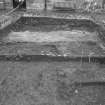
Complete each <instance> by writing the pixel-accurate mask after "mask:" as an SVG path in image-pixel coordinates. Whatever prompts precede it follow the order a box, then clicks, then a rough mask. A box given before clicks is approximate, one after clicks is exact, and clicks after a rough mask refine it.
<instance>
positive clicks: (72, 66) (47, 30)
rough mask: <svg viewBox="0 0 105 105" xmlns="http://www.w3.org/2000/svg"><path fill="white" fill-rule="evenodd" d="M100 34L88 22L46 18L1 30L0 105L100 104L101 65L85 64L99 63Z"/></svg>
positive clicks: (103, 94)
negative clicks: (96, 60) (86, 59)
mask: <svg viewBox="0 0 105 105" xmlns="http://www.w3.org/2000/svg"><path fill="white" fill-rule="evenodd" d="M104 33H105V30H104V29H103V28H102V27H101V26H100V25H98V24H96V23H94V22H92V21H89V20H84V19H82V20H77V19H71V20H66V19H51V18H21V19H20V20H19V21H17V22H16V23H15V24H13V25H11V26H9V27H7V28H5V29H4V30H2V31H1V33H0V35H1V40H0V42H1V43H0V105H105V65H104V64H99V63H97V62H91V60H90V58H92V57H98V58H104V55H105V54H104V53H105V51H104V50H105V47H104V40H105V38H104ZM40 55H41V57H42V56H44V59H42V58H41V59H40ZM46 55H47V56H46ZM4 56H5V58H3V57H4ZM17 56H19V57H17ZM28 56H30V58H27V59H28V60H21V58H22V57H23V58H26V57H28ZM36 56H37V57H36ZM6 57H7V58H6ZM10 57H11V59H12V60H11V59H9V58H10ZM33 57H35V58H34V60H32V59H33ZM45 57H49V58H48V59H46V60H45ZM57 57H59V59H60V58H62V57H63V58H66V57H67V58H68V57H69V58H72V57H74V58H75V57H80V58H83V57H86V58H88V62H87V61H86V62H84V61H83V60H82V59H81V60H79V61H78V60H77V61H76V60H72V61H70V60H65V61H63V60H62V61H60V60H59V61H58V60H57ZM14 58H16V59H15V60H14ZM17 58H18V60H17ZM36 58H37V59H36ZM52 58H54V60H50V59H52ZM19 59H20V60H19ZM38 59H39V60H38Z"/></svg>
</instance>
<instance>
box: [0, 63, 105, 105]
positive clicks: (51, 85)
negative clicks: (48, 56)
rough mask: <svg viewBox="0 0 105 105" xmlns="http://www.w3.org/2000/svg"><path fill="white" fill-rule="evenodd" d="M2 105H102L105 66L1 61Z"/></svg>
mask: <svg viewBox="0 0 105 105" xmlns="http://www.w3.org/2000/svg"><path fill="white" fill-rule="evenodd" d="M0 68H1V69H0V79H1V84H0V104H1V105H52V104H53V105H104V104H105V83H102V84H101V85H100V83H93V84H90V85H89V83H87V84H88V85H86V86H85V85H83V86H82V85H76V84H75V82H81V81H82V82H86V81H87V82H89V81H97V82H98V81H105V75H104V74H105V73H104V70H105V69H104V68H105V66H102V65H96V64H86V63H84V64H82V65H81V64H80V63H71V62H61V63H59V62H35V63H32V62H31V63H26V62H1V63H0Z"/></svg>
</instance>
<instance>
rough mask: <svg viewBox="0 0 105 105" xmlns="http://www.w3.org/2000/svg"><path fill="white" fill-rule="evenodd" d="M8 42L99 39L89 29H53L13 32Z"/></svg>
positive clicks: (8, 37)
mask: <svg viewBox="0 0 105 105" xmlns="http://www.w3.org/2000/svg"><path fill="white" fill-rule="evenodd" d="M4 40H5V41H6V42H61V41H68V42H70V41H95V42H96V41H97V35H96V32H92V33H90V32H87V31H79V30H72V31H51V32H30V31H25V32H11V33H10V34H9V35H8V36H7V37H6V38H5V39H4Z"/></svg>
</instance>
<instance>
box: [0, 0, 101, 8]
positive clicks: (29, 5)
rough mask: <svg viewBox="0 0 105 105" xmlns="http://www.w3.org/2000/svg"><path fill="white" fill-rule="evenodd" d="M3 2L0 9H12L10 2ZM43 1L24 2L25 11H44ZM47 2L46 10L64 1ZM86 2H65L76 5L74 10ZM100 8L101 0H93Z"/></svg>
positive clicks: (8, 0)
mask: <svg viewBox="0 0 105 105" xmlns="http://www.w3.org/2000/svg"><path fill="white" fill-rule="evenodd" d="M3 1H5V4H3V3H0V9H2V8H6V9H9V8H13V6H12V0H0V2H3ZM44 1H45V0H26V4H27V9H44ZM47 1H49V2H48V9H52V7H53V3H54V2H61V1H65V0H47ZM85 1H86V0H66V2H71V5H74V4H76V8H80V7H81V5H82V4H83V3H84V2H85ZM95 1H96V2H97V3H98V4H99V5H100V6H101V5H102V1H103V0H95Z"/></svg>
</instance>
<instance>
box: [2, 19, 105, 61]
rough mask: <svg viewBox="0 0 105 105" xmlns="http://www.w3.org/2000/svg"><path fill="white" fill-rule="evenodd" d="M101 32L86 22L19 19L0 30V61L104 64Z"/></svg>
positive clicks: (90, 22) (104, 49)
mask: <svg viewBox="0 0 105 105" xmlns="http://www.w3.org/2000/svg"><path fill="white" fill-rule="evenodd" d="M104 33H105V30H104V29H103V28H102V26H101V25H98V24H96V23H94V22H93V21H91V20H86V19H70V20H69V19H53V18H47V17H36V18H33V17H22V18H21V19H20V20H18V21H17V22H16V23H15V24H12V25H11V26H9V27H7V28H5V29H4V30H2V31H1V37H2V36H3V37H2V38H1V44H0V46H1V48H0V55H1V58H0V60H6V59H7V60H11V59H12V60H15V59H20V61H21V60H23V61H24V60H26V61H27V59H30V61H31V60H32V61H33V60H36V61H37V60H44V59H45V60H46V59H47V60H48V59H49V60H52V61H53V60H54V61H55V60H56V61H60V60H61V61H63V60H64V61H67V60H74V61H81V60H82V61H83V62H101V63H104V56H105V47H104V40H105V37H104ZM7 56H8V57H7ZM37 57H39V58H37ZM34 58H35V59H34ZM36 58H37V59H36ZM101 59H102V60H101Z"/></svg>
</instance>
